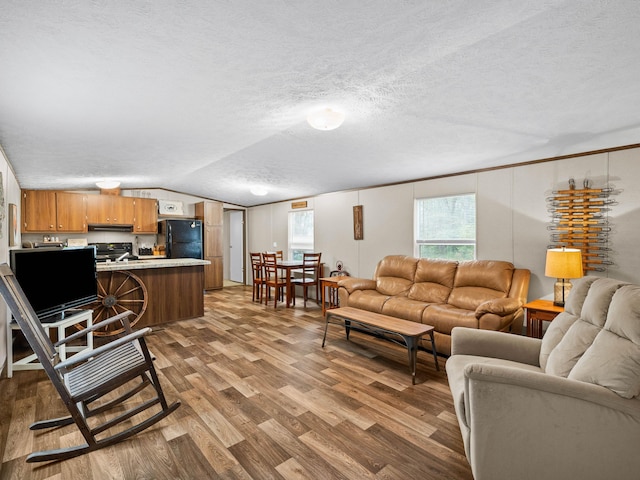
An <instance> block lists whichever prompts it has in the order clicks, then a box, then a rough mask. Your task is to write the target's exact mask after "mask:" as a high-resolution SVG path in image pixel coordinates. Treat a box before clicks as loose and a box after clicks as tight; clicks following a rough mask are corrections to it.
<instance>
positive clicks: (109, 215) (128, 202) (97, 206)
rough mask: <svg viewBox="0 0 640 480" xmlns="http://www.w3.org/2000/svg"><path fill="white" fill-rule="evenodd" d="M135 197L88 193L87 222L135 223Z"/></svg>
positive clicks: (98, 223)
mask: <svg viewBox="0 0 640 480" xmlns="http://www.w3.org/2000/svg"><path fill="white" fill-rule="evenodd" d="M133 200H134V199H133V197H120V196H116V195H87V222H88V223H90V224H97V225H133V218H134V213H133Z"/></svg>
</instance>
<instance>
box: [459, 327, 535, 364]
mask: <svg viewBox="0 0 640 480" xmlns="http://www.w3.org/2000/svg"><path fill="white" fill-rule="evenodd" d="M541 345H542V341H541V340H540V339H537V338H530V337H522V336H520V335H512V334H510V333H505V332H496V331H493V330H478V329H475V328H465V327H454V328H453V330H452V331H451V355H475V356H478V357H491V358H501V359H503V360H511V361H513V362H519V363H526V364H528V365H534V366H540V346H541Z"/></svg>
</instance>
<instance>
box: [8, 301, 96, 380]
mask: <svg viewBox="0 0 640 480" xmlns="http://www.w3.org/2000/svg"><path fill="white" fill-rule="evenodd" d="M52 319H55V320H56V321H53V322H47V323H42V328H44V331H45V332H46V333H47V335H50V331H51V329H58V341H59V340H62V339H63V338H66V337H67V329H68V328H69V327H73V326H74V325H77V324H78V323H80V322H87V327H90V326H91V325H93V310H68V311H67V312H66V314H65V313H63V314H62V315H61V316H58V317H57V318H56V317H52ZM9 326H10V327H11V328H10V330H9V332H7V333H8V335H7V377H8V378H11V377H12V376H13V371H14V370H37V369H40V368H42V365H40V363H39V362H38V361H37V358H36V355H35V354H33V353H32V354H30V355H27V356H26V357H23V358H20V359H17V360H14V358H13V331H14V330H17V331H19V330H20V326H18V324H17V323H16V322H15V321H12V322H11V323H10V324H9ZM87 348H88V349H93V334H92V333H91V332H89V333H88V334H87V336H86V341H85V343H84V344H83V345H73V346H69V345H65V344H63V345H60V346H59V347H57V350H58V355H59V356H60V361H62V360H66V359H67V352H70V353H75V352H81V351H82V350H85V349H87Z"/></svg>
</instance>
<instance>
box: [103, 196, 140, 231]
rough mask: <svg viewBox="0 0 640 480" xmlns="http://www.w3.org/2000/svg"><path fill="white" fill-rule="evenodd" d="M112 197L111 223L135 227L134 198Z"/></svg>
mask: <svg viewBox="0 0 640 480" xmlns="http://www.w3.org/2000/svg"><path fill="white" fill-rule="evenodd" d="M109 196H110V197H111V222H110V223H112V224H114V225H133V219H134V216H135V215H134V207H133V202H134V199H133V197H120V196H115V195H109Z"/></svg>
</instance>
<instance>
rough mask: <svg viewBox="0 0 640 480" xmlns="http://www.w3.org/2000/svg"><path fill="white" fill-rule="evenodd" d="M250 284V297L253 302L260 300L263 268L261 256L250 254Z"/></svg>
mask: <svg viewBox="0 0 640 480" xmlns="http://www.w3.org/2000/svg"><path fill="white" fill-rule="evenodd" d="M250 255H251V283H252V285H253V291H252V297H251V299H252V300H253V301H256V300H260V299H261V298H262V287H263V285H264V271H263V270H264V267H263V265H262V254H261V253H259V252H258V253H256V252H251V253H250Z"/></svg>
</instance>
